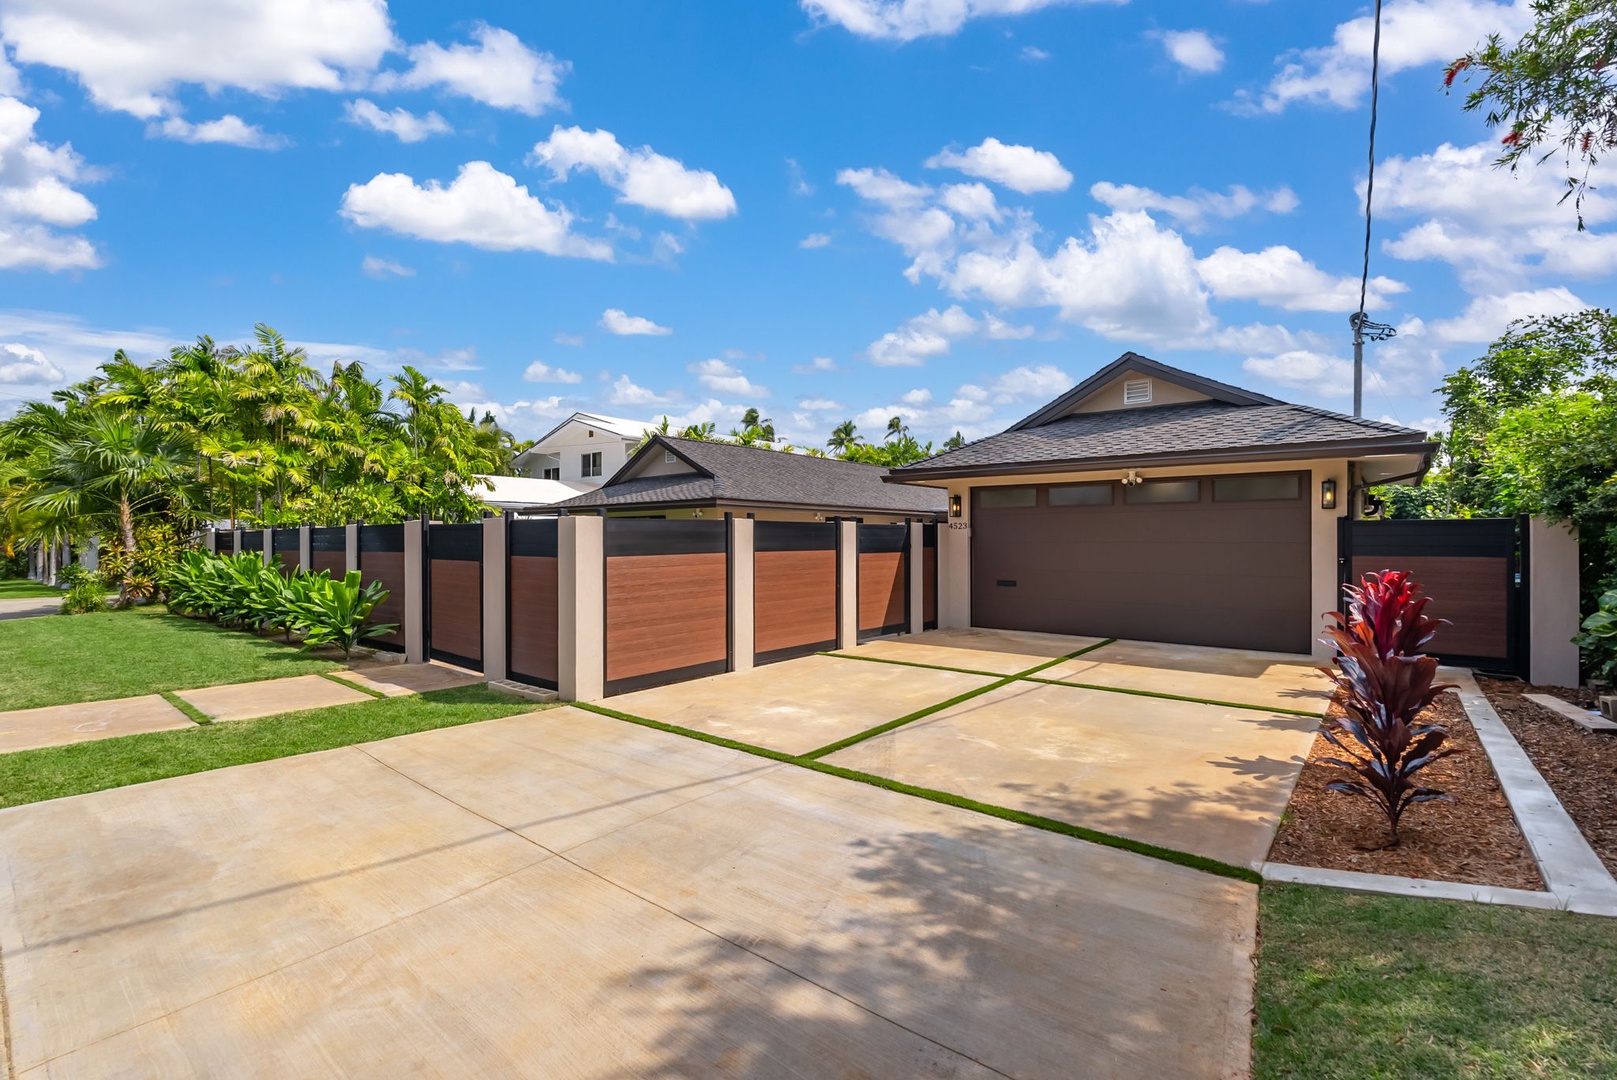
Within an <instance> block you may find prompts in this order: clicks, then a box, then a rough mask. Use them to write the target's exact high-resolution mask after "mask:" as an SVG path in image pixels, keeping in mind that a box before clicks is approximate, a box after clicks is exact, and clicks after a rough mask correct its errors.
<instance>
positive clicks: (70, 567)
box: [56, 563, 97, 589]
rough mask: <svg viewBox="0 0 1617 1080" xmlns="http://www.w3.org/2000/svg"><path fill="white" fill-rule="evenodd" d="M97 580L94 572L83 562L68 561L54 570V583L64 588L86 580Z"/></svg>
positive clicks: (77, 584)
mask: <svg viewBox="0 0 1617 1080" xmlns="http://www.w3.org/2000/svg"><path fill="white" fill-rule="evenodd" d="M95 580H97V576H96V572H95V571H94V570H91V569H89V568H88V567H86V566H85V565H84V564H83V563H68V564H67V565H66V566H64V567H62V568H61V569H59V570H57V571H56V583H57V584H58V585H61V586H63V587H65V588H69V589H72V588H75V587H76V586H79V585H83V584H84V583H85V582H86V581H95Z"/></svg>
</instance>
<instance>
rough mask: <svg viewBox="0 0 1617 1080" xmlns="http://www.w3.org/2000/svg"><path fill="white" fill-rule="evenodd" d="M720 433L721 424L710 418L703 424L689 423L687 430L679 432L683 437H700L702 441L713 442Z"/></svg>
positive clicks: (686, 426)
mask: <svg viewBox="0 0 1617 1080" xmlns="http://www.w3.org/2000/svg"><path fill="white" fill-rule="evenodd" d="M718 433H719V425H717V424H715V423H714V422H713V421H711V420H709V421H707V422H705V423H701V424H687V425H685V430H684V431H681V432H680V433H679V437H680V438H682V439H700V440H701V441H702V442H712V441H713V439H714V438H715V437H717V435H718Z"/></svg>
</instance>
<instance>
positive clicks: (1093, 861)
mask: <svg viewBox="0 0 1617 1080" xmlns="http://www.w3.org/2000/svg"><path fill="white" fill-rule="evenodd" d="M835 662H836V663H839V664H843V665H847V666H848V667H849V668H850V669H858V668H863V667H866V666H868V667H877V666H879V665H874V664H871V665H866V664H863V663H862V662H860V661H855V660H839V661H835ZM911 670H915V671H920V670H922V669H911ZM1255 908H1256V890H1255V889H1254V887H1253V886H1251V885H1247V884H1244V883H1240V882H1235V881H1231V880H1229V879H1227V878H1221V877H1215V876H1212V875H1208V874H1203V873H1199V872H1196V871H1192V870H1189V869H1186V868H1184V867H1180V866H1176V865H1172V864H1169V863H1166V862H1161V861H1157V860H1152V859H1147V858H1143V857H1141V856H1137V855H1134V854H1130V853H1127V852H1122V851H1117V850H1112V849H1108V848H1104V847H1100V846H1097V845H1093V844H1088V843H1084V842H1081V841H1078V840H1074V839H1070V838H1067V837H1064V836H1059V835H1055V834H1052V833H1048V832H1043V831H1040V830H1036V829H1030V828H1025V827H1022V826H1018V825H1013V824H1010V823H1007V822H1003V821H1000V820H997V819H993V818H989V817H985V816H983V815H980V814H974V813H971V812H969V811H965V810H960V809H956V808H953V807H949V806H943V805H940V804H937V803H935V802H930V801H927V800H924V799H919V798H915V797H911V796H907V795H902V794H896V793H893V792H888V791H884V790H881V789H878V788H875V787H873V786H870V785H868V784H861V783H857V782H853V781H849V780H845V779H842V778H839V777H834V776H827V775H823V774H819V773H814V772H811V771H809V770H806V769H802V768H798V767H796V766H794V765H787V764H777V763H775V762H771V761H768V760H765V759H761V758H759V757H757V756H755V755H752V754H746V753H741V752H737V751H731V750H727V749H723V748H720V747H715V746H711V745H708V744H704V743H700V742H697V741H694V740H691V739H689V738H686V737H684V736H680V735H673V734H665V733H662V732H658V731H653V730H649V729H646V728H643V727H639V726H637V725H633V724H629V723H625V722H623V721H619V720H613V719H607V718H604V717H600V716H597V715H594V714H590V713H585V712H582V711H579V710H576V709H559V710H553V711H549V712H545V713H538V714H529V715H522V716H515V717H510V718H507V719H503V720H495V721H490V722H486V723H481V724H475V725H470V726H466V727H460V728H450V729H444V730H440V731H434V732H426V733H422V734H417V735H411V736H406V737H403V738H399V739H393V740H389V741H387V742H382V743H374V744H369V745H367V746H363V747H350V748H345V749H341V750H333V751H329V752H325V753H319V754H310V755H305V756H301V757H293V758H286V759H282V760H278V761H271V762H264V763H260V764H255V765H246V766H240V767H237V768H232V769H224V770H219V771H216V772H210V773H202V774H197V775H194V776H187V777H179V778H175V779H171V780H164V781H159V782H156V783H152V784H145V785H140V786H135V787H128V788H122V789H117V790H112V791H105V792H99V793H96V794H92V795H84V796H78V797H75V798H69V799H62V800H58V801H55V802H49V803H42V804H38V805H34V806H25V807H18V808H15V809H11V810H5V811H0V960H3V970H4V987H5V1005H6V1015H7V1017H8V1018H9V1019H8V1022H9V1031H8V1033H7V1034H8V1037H7V1038H6V1040H5V1044H4V1045H5V1046H6V1047H7V1048H8V1050H9V1052H10V1054H11V1061H10V1062H8V1072H7V1074H6V1075H10V1076H17V1077H26V1078H29V1080H41V1078H43V1077H46V1076H49V1077H54V1078H74V1080H76V1078H102V1077H114V1076H117V1077H163V1078H166V1080H178V1078H185V1077H198V1078H201V1077H209V1078H212V1077H238V1076H264V1077H287V1076H339V1077H378V1076H415V1077H446V1078H448V1077H454V1078H457V1080H459V1078H462V1077H468V1076H478V1077H504V1076H516V1077H543V1078H547V1080H556V1078H573V1077H578V1078H586V1077H587V1078H607V1077H612V1078H618V1077H622V1078H628V1077H667V1078H670V1080H672V1078H691V1077H709V1076H724V1077H787V1076H793V1077H862V1078H874V1077H883V1078H885V1077H912V1076H931V1077H958V1078H978V1077H983V1078H986V1077H994V1076H1000V1077H1003V1076H1010V1077H1024V1078H1033V1077H1051V1078H1070V1077H1073V1076H1078V1075H1081V1076H1084V1077H1096V1078H1107V1077H1119V1078H1122V1077H1139V1078H1147V1077H1149V1078H1158V1077H1192V1078H1198V1077H1208V1078H1212V1077H1220V1078H1222V1077H1236V1076H1240V1075H1243V1074H1244V1072H1245V1070H1246V1068H1247V1065H1248V1039H1249V1035H1250V1027H1249V1009H1250V1006H1251V979H1252V971H1251V950H1252V946H1253V941H1252V931H1253V926H1254V921H1255Z"/></svg>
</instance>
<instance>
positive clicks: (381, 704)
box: [0, 618, 549, 806]
mask: <svg viewBox="0 0 1617 1080" xmlns="http://www.w3.org/2000/svg"><path fill="white" fill-rule="evenodd" d="M62 621H63V622H71V623H72V624H73V625H75V626H82V625H83V624H84V622H85V619H84V618H78V619H73V620H65V619H64V620H62ZM237 636H240V635H237ZM548 707H549V706H545V705H537V704H535V703H534V702H532V701H528V700H526V699H524V698H518V697H512V696H511V695H509V694H501V693H498V692H497V691H494V690H490V689H488V688H487V687H486V686H464V687H458V688H456V689H453V690H434V691H430V692H428V693H425V694H411V695H409V696H406V697H393V698H378V699H377V700H374V701H364V702H359V703H357V704H354V705H337V706H334V707H331V708H326V709H311V710H309V711H307V712H295V713H283V714H281V715H279V716H267V717H264V718H263V719H259V720H236V721H231V722H229V723H215V724H207V725H198V726H197V727H194V728H186V729H182V730H178V731H156V732H150V733H147V734H142V735H129V736H126V737H124V738H118V739H103V740H100V741H98V742H86V743H76V744H74V745H71V746H51V747H45V748H43V749H39V750H22V751H18V752H17V753H13V754H0V806H19V805H21V804H23V803H32V802H42V801H43V800H45V799H59V798H62V797H63V796H67V795H82V794H84V793H85V792H89V791H102V790H105V789H107V788H115V787H124V786H125V785H128V784H143V783H145V782H147V781H148V780H162V779H165V778H167V777H170V776H184V775H186V774H188V773H196V772H204V771H206V770H208V769H222V768H225V767H226V766H230V765H245V764H247V763H248V762H253V761H268V760H270V759H271V758H281V757H290V756H291V755H293V754H307V753H311V752H313V751H316V750H331V749H333V748H335V747H339V746H351V745H353V744H354V743H363V742H373V741H375V740H377V739H390V738H392V737H393V736H395V735H409V734H411V733H413V732H417V731H428V730H430V729H433V728H442V727H455V726H458V725H460V724H472V723H476V722H477V721H479V720H495V719H498V718H499V717H502V716H511V715H514V714H516V713H522V712H532V711H536V710H539V709H544V708H548Z"/></svg>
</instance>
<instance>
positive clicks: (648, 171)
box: [528, 124, 736, 221]
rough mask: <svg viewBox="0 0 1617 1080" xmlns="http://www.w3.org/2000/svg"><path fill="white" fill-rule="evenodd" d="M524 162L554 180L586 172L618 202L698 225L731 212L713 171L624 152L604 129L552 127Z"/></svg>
mask: <svg viewBox="0 0 1617 1080" xmlns="http://www.w3.org/2000/svg"><path fill="white" fill-rule="evenodd" d="M528 160H529V161H530V162H531V163H533V164H537V165H545V166H548V167H549V169H550V171H551V173H552V174H553V175H554V176H555V177H556V179H557V180H565V179H566V178H567V176H568V175H569V174H570V173H571V172H572V171H573V170H574V169H588V170H590V171H592V172H594V173H595V174H596V176H598V177H600V179H601V182H602V183H604V184H606V185H607V186H608V187H611V188H612V189H614V190H615V191H617V192H618V195H619V197H620V199H621V201H623V202H626V203H632V204H633V205H635V206H643V207H645V208H646V209H648V210H655V211H657V212H658V213H661V214H667V215H668V216H670V217H677V218H683V219H685V220H687V221H699V220H709V219H713V218H724V217H729V216H730V215H731V214H733V213H735V212H736V200H735V196H734V195H733V194H732V193H731V192H730V189H729V188H727V187H725V186H724V185H723V184H721V183H719V178H718V177H717V176H715V175H714V174H713V173H711V172H707V171H705V170H701V169H687V168H686V167H685V166H684V165H682V164H680V163H679V162H678V161H676V160H674V159H673V158H671V157H664V156H663V155H662V154H659V153H657V152H656V151H654V150H652V149H651V147H649V146H642V147H640V148H639V149H636V150H629V149H625V148H624V147H623V146H622V145H620V144H619V143H618V140H617V136H615V135H613V134H612V133H611V132H610V131H585V130H584V129H583V128H581V127H570V128H564V127H562V126H560V125H559V124H558V125H557V126H556V128H555V129H554V130H553V131H552V132H551V133H550V138H548V139H546V140H545V141H543V142H541V143H538V144H536V145H535V146H534V148H533V153H532V154H531V155H530V156H529V159H528Z"/></svg>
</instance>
